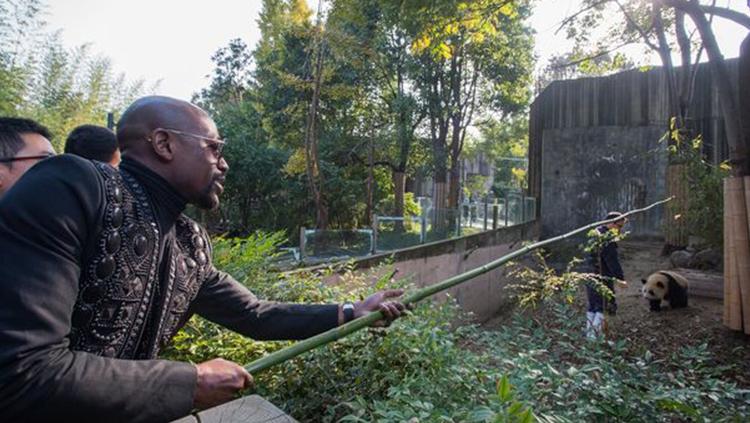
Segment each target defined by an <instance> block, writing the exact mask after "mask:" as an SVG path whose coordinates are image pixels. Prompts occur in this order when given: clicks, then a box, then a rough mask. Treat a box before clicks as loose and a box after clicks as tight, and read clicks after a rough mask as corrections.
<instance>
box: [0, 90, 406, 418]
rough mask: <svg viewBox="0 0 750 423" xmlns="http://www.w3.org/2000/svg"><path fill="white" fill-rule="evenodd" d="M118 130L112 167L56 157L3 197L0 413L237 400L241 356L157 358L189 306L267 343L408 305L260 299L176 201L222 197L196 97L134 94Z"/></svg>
mask: <svg viewBox="0 0 750 423" xmlns="http://www.w3.org/2000/svg"><path fill="white" fill-rule="evenodd" d="M117 139H118V143H119V146H120V149H121V152H122V162H121V163H120V167H119V169H115V168H113V167H112V166H109V165H107V164H104V163H101V162H92V161H88V160H84V159H81V158H79V157H76V156H73V155H63V156H59V157H55V158H51V159H48V160H45V161H44V162H42V163H40V164H38V165H37V166H35V167H34V168H33V169H31V170H30V171H29V172H28V173H27V174H26V176H25V177H24V178H23V179H22V180H21V181H20V182H19V184H18V185H17V187H16V189H14V190H13V191H11V192H10V193H9V194H8V197H7V198H6V199H5V200H4V201H2V202H0V251H3V254H2V260H3V263H2V266H0V346H2V347H1V348H0V421H3V422H5V421H52V420H55V421H79V422H80V421H97V422H100V421H106V422H115V421H123V422H141V421H143V422H158V421H170V420H172V419H175V418H178V417H181V416H184V415H186V414H188V413H189V412H190V411H191V410H192V409H193V408H207V407H210V406H213V405H217V404H220V403H222V402H225V401H228V400H230V399H232V397H233V396H234V395H235V394H236V393H237V391H238V390H240V389H243V388H245V387H247V386H249V385H250V384H251V383H252V377H251V375H249V374H248V373H247V372H246V371H245V370H244V369H243V368H242V367H240V366H239V365H238V364H236V363H231V362H228V361H225V360H221V359H215V360H211V361H208V362H205V363H200V364H198V365H193V364H189V363H180V362H173V361H166V360H158V359H157V356H158V354H159V351H160V350H161V349H162V348H163V347H164V346H165V345H166V344H167V343H169V341H170V340H171V338H172V336H173V335H174V334H175V333H176V332H177V331H178V330H179V329H180V328H181V327H182V325H183V324H184V323H185V322H186V321H187V320H188V319H189V318H190V316H192V315H193V314H198V315H201V316H203V317H205V318H207V319H209V320H211V321H213V322H216V323H218V324H221V325H223V326H225V327H227V328H229V329H231V330H233V331H236V332H238V333H241V334H244V335H246V336H250V337H253V338H255V339H260V340H271V339H303V338H306V337H309V336H312V335H315V334H317V333H320V332H323V331H325V330H328V329H331V328H333V327H335V326H337V325H340V324H342V323H345V322H347V321H349V320H352V319H354V318H356V317H360V316H363V315H365V314H367V313H370V312H372V311H375V310H380V311H382V312H383V314H384V315H385V316H386V319H387V320H392V319H394V318H397V317H398V316H399V315H400V314H401V311H402V310H403V305H402V304H400V303H399V302H398V301H396V298H395V297H397V296H399V295H400V294H401V292H400V291H385V292H380V293H377V294H374V295H373V296H371V297H369V298H367V299H366V300H364V301H360V302H357V303H354V304H342V305H339V304H317V305H300V304H277V303H269V302H263V301H259V300H258V299H257V298H256V297H255V296H254V295H253V294H252V293H251V292H250V291H249V290H248V289H247V288H245V287H244V286H243V285H241V284H240V283H238V282H237V281H235V280H234V279H233V278H232V277H231V276H229V275H227V274H225V273H223V272H221V271H218V270H217V269H216V268H215V267H214V266H213V264H212V263H211V242H210V239H209V237H208V235H207V234H206V231H205V230H204V229H203V228H201V227H200V226H199V225H198V224H197V223H196V222H194V221H192V220H190V219H189V218H188V217H186V216H185V215H184V214H183V213H182V212H183V210H184V208H185V205H186V204H188V203H192V204H195V205H197V206H199V207H202V208H207V209H210V208H215V207H218V205H219V196H220V194H221V193H222V191H223V190H224V178H225V176H226V173H227V171H228V169H229V166H228V165H227V162H226V161H225V160H224V157H223V156H222V148H223V146H224V143H225V142H224V141H223V140H221V139H219V134H218V132H217V129H216V125H215V124H214V122H213V121H212V120H211V119H210V118H209V116H208V115H207V114H206V113H205V112H204V111H203V110H201V109H200V108H198V107H196V106H194V105H192V104H190V103H186V102H183V101H179V100H175V99H171V98H167V97H146V98H142V99H140V100H138V101H136V102H135V103H134V104H133V105H131V106H130V107H129V108H128V109H127V111H126V112H125V113H124V114H123V116H122V119H121V120H120V122H119V124H118V130H117ZM6 200H7V201H6Z"/></svg>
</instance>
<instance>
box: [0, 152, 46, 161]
mask: <svg viewBox="0 0 750 423" xmlns="http://www.w3.org/2000/svg"><path fill="white" fill-rule="evenodd" d="M53 156H54V154H53V153H45V154H37V155H36V156H20V157H19V156H17V157H3V158H0V163H11V162H17V161H21V160H42V159H48V158H50V157H53Z"/></svg>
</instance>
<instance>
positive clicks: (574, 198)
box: [541, 126, 667, 236]
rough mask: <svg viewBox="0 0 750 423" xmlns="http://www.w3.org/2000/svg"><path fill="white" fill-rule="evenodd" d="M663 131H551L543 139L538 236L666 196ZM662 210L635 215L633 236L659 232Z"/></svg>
mask: <svg viewBox="0 0 750 423" xmlns="http://www.w3.org/2000/svg"><path fill="white" fill-rule="evenodd" d="M663 132H664V131H663V128H661V127H655V126H641V127H635V128H627V127H620V126H608V127H603V126H600V127H593V128H573V129H550V130H547V131H545V132H544V136H543V141H542V175H544V176H543V178H542V181H541V183H542V198H543V199H544V201H543V202H542V204H541V206H542V209H541V216H542V218H541V220H542V233H543V234H545V236H546V235H553V234H559V233H562V232H566V231H567V230H569V229H572V228H575V227H579V226H583V225H585V224H588V223H591V222H592V221H595V220H599V219H602V218H604V216H605V215H606V214H607V212H608V211H610V210H620V211H627V210H632V209H635V208H641V207H645V206H647V205H649V204H651V203H654V202H656V201H658V200H661V199H663V198H665V197H666V188H665V181H664V169H665V168H666V165H667V155H666V143H657V142H656V141H654V140H658V139H659V137H660V136H661V135H662V134H663ZM663 213H664V211H663V209H661V208H655V209H653V210H649V211H648V212H646V213H643V214H640V215H638V216H635V217H634V218H633V220H632V221H631V223H632V224H631V225H630V231H631V233H632V234H633V235H641V236H658V235H659V234H661V229H662V228H661V222H662V216H663Z"/></svg>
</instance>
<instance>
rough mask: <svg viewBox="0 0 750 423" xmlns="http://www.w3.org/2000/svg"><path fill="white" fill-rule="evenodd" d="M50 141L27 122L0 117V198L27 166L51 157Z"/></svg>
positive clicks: (39, 128)
mask: <svg viewBox="0 0 750 423" xmlns="http://www.w3.org/2000/svg"><path fill="white" fill-rule="evenodd" d="M50 138H51V137H50V134H49V131H48V130H47V128H45V127H44V126H42V125H40V124H38V123H36V122H34V121H33V120H31V119H22V118H8V117H0V198H2V196H3V195H4V194H5V193H6V192H7V191H8V190H9V189H10V188H11V187H12V186H13V185H14V184H15V183H16V181H18V179H19V178H20V177H21V176H22V175H23V174H24V173H26V171H27V170H29V169H30V168H31V166H33V165H35V164H36V163H37V162H38V161H39V160H42V159H46V158H47V157H51V156H54V155H55V150H54V148H52V144H50V142H49V139H50Z"/></svg>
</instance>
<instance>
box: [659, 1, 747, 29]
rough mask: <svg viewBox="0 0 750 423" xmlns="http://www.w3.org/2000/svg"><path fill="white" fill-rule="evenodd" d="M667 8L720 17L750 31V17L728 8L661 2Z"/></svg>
mask: <svg viewBox="0 0 750 423" xmlns="http://www.w3.org/2000/svg"><path fill="white" fill-rule="evenodd" d="M659 1H661V3H662V4H663V5H665V6H669V7H674V8H675V9H680V10H684V11H685V12H688V13H691V12H692V13H695V12H696V11H700V12H702V13H704V14H712V15H716V16H718V17H721V18H724V19H728V20H730V21H732V22H734V23H736V24H738V25H742V26H744V27H745V28H747V29H750V16H748V15H745V14H744V13H740V12H737V11H735V10H732V9H728V8H726V7H716V6H706V5H702V4H698V3H692V2H689V1H685V0H659Z"/></svg>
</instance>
